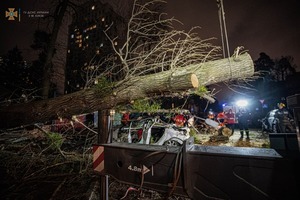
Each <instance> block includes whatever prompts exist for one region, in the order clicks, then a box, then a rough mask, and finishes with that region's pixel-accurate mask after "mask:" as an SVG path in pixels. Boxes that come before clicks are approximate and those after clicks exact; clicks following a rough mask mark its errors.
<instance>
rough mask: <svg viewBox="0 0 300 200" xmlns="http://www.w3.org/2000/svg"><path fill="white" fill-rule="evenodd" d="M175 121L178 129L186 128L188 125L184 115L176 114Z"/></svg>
mask: <svg viewBox="0 0 300 200" xmlns="http://www.w3.org/2000/svg"><path fill="white" fill-rule="evenodd" d="M173 120H174V122H175V125H176V126H177V127H184V125H185V123H186V118H185V117H184V115H183V113H180V114H176V115H175V117H174V118H173Z"/></svg>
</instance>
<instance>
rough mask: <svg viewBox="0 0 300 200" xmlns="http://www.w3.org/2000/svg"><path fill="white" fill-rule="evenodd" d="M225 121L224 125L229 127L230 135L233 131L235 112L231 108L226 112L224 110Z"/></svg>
mask: <svg viewBox="0 0 300 200" xmlns="http://www.w3.org/2000/svg"><path fill="white" fill-rule="evenodd" d="M225 115H226V119H227V123H226V126H227V127H228V128H230V130H231V135H233V133H234V124H235V114H234V112H233V111H232V109H229V110H228V111H227V112H225Z"/></svg>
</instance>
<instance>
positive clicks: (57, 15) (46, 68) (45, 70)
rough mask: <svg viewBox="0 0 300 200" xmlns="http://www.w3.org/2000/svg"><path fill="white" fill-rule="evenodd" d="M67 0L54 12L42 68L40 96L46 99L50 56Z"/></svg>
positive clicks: (47, 95)
mask: <svg viewBox="0 0 300 200" xmlns="http://www.w3.org/2000/svg"><path fill="white" fill-rule="evenodd" d="M68 3H69V0H64V1H63V2H62V3H60V4H59V5H58V6H57V8H56V11H55V14H54V25H53V29H52V32H51V38H50V41H49V44H48V48H47V52H46V60H45V64H44V68H43V83H42V97H43V99H48V97H49V92H50V87H51V71H52V58H53V56H54V51H55V42H56V39H57V35H58V31H59V28H60V26H61V24H62V21H63V17H64V14H65V12H66V10H67V7H68Z"/></svg>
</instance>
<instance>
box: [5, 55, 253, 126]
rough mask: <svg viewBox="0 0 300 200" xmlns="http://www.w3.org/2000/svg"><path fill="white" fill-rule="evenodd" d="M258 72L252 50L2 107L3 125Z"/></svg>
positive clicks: (67, 114) (105, 106)
mask: <svg viewBox="0 0 300 200" xmlns="http://www.w3.org/2000/svg"><path fill="white" fill-rule="evenodd" d="M253 74H254V65H253V61H252V59H251V57H250V55H249V54H248V53H244V54H242V55H239V56H237V57H235V58H230V59H227V58H226V59H221V60H215V61H210V62H206V63H200V64H194V65H190V66H187V67H182V68H176V70H174V71H173V70H169V71H163V72H160V73H156V74H150V75H146V76H138V77H134V78H133V79H131V80H129V81H128V82H127V83H123V84H122V85H120V86H118V87H116V88H114V87H113V86H112V87H111V88H110V89H109V92H107V93H106V94H103V93H101V91H102V90H106V89H107V88H100V90H99V89H96V88H90V89H85V90H81V91H78V92H75V93H71V94H68V95H64V96H60V97H57V98H53V99H48V100H41V101H35V102H29V103H24V104H15V105H9V106H2V107H1V108H0V121H1V125H0V128H10V127H16V126H24V125H28V124H33V123H37V122H45V121H48V120H51V119H57V118H59V117H62V118H64V117H67V118H70V117H71V116H72V115H76V114H81V113H89V112H94V111H97V110H105V109H110V108H113V107H115V106H116V105H120V104H125V103H128V102H130V101H132V100H135V99H139V98H145V97H151V96H154V95H156V96H159V95H163V94H165V93H170V92H178V91H184V90H188V89H193V88H197V87H198V86H207V85H211V84H214V83H218V82H223V81H229V80H239V79H243V80H244V79H246V78H247V77H251V76H253Z"/></svg>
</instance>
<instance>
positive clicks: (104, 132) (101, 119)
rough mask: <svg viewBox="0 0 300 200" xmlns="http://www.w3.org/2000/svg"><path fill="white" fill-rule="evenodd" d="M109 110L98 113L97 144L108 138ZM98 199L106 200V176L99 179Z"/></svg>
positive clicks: (105, 141) (103, 142) (104, 141)
mask: <svg viewBox="0 0 300 200" xmlns="http://www.w3.org/2000/svg"><path fill="white" fill-rule="evenodd" d="M109 114H110V113H109V110H99V111H98V144H105V143H107V141H108V137H109V126H108V122H109V121H108V116H109ZM100 199H101V200H107V199H108V176H101V177H100Z"/></svg>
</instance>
